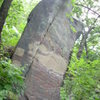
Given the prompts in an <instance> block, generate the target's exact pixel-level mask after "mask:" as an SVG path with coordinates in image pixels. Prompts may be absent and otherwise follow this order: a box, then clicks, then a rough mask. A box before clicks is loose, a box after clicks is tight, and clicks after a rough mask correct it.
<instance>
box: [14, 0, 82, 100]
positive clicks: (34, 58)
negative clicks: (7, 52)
mask: <svg viewBox="0 0 100 100" xmlns="http://www.w3.org/2000/svg"><path fill="white" fill-rule="evenodd" d="M69 1H70V0H42V1H41V2H40V3H39V4H38V5H37V7H36V8H35V9H34V10H33V11H32V12H31V14H30V16H29V19H28V23H27V26H26V28H25V30H24V32H23V34H22V37H21V39H20V41H19V43H18V45H17V48H16V51H15V54H14V55H13V62H14V63H15V64H18V65H26V66H27V68H26V71H25V77H26V80H25V83H26V90H25V94H24V96H22V97H20V100H60V95H59V88H60V86H61V84H62V81H63V75H64V74H65V72H66V69H67V64H68V61H69V55H70V52H71V50H72V47H73V45H74V42H75V40H76V38H77V37H78V33H80V31H81V30H82V25H81V23H79V22H78V21H77V20H74V22H73V23H71V22H70V21H69V20H68V19H67V18H66V13H70V11H71V6H70V7H67V4H69ZM70 25H73V26H74V27H75V28H76V30H77V33H73V32H72V30H71V29H70Z"/></svg>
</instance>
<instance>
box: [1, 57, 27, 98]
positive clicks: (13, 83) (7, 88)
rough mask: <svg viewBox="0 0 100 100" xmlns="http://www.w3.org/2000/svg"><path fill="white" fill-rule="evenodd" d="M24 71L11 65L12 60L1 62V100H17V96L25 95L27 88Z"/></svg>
mask: <svg viewBox="0 0 100 100" xmlns="http://www.w3.org/2000/svg"><path fill="white" fill-rule="evenodd" d="M23 70H24V69H23V68H20V67H17V66H15V65H13V64H11V60H8V59H7V60H1V61H0V100H4V99H7V98H9V99H13V100H17V96H19V95H20V94H21V93H23V90H24V87H25V85H24V77H23V76H22V74H23V73H22V71H23Z"/></svg>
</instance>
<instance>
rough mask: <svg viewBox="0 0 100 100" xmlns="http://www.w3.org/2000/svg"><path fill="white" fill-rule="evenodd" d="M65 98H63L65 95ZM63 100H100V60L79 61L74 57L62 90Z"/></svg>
mask: <svg viewBox="0 0 100 100" xmlns="http://www.w3.org/2000/svg"><path fill="white" fill-rule="evenodd" d="M62 94H63V95H64V96H63V95H62ZM61 98H62V99H61V100H70V98H71V100H100V59H97V60H93V61H90V60H84V59H83V58H81V59H80V60H78V59H77V58H76V56H75V53H74V54H73V56H72V59H71V62H70V65H69V70H68V72H67V73H66V78H65V80H64V86H63V87H62V88H61Z"/></svg>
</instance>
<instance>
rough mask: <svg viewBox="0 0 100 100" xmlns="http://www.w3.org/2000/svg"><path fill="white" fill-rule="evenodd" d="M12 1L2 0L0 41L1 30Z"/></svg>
mask: <svg viewBox="0 0 100 100" xmlns="http://www.w3.org/2000/svg"><path fill="white" fill-rule="evenodd" d="M12 1H13V0H4V1H3V4H2V6H1V8H0V43H1V32H2V29H3V25H4V23H5V20H6V17H7V14H8V10H9V8H10V5H11V2H12Z"/></svg>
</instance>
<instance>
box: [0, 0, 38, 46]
mask: <svg viewBox="0 0 100 100" xmlns="http://www.w3.org/2000/svg"><path fill="white" fill-rule="evenodd" d="M33 1H34V0H31V1H30V2H27V0H13V2H12V5H11V7H10V9H9V12H8V16H7V18H6V22H5V24H4V27H3V31H2V43H3V44H4V45H5V46H15V45H16V44H17V42H18V41H19V39H20V36H21V34H22V32H23V31H24V28H25V26H26V23H27V18H28V15H29V14H30V12H31V10H32V9H33V8H34V7H35V6H36V5H37V3H38V2H39V0H38V2H36V0H35V1H34V2H33ZM0 2H1V1H0Z"/></svg>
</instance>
